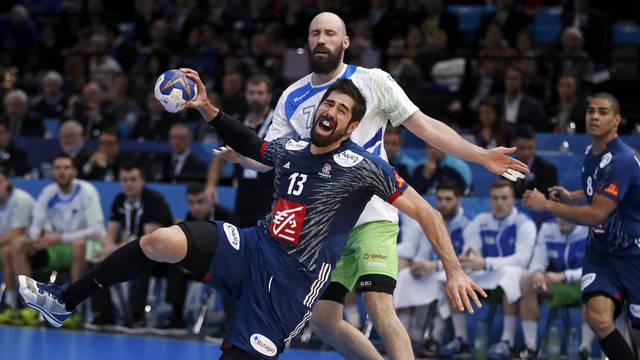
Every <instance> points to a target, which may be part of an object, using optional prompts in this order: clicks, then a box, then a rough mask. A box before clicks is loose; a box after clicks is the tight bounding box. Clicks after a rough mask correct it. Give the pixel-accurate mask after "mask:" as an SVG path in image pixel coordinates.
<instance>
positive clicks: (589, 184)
mask: <svg viewBox="0 0 640 360" xmlns="http://www.w3.org/2000/svg"><path fill="white" fill-rule="evenodd" d="M591 195H593V179H591V176H589V177H588V178H587V196H591Z"/></svg>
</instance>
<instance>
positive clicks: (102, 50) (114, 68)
mask: <svg viewBox="0 0 640 360" xmlns="http://www.w3.org/2000/svg"><path fill="white" fill-rule="evenodd" d="M89 46H90V49H89V51H90V53H91V54H92V55H93V56H91V58H90V60H89V80H90V81H93V82H96V83H97V84H98V85H100V86H101V87H102V88H103V89H107V88H109V86H110V85H111V83H112V81H113V77H114V76H115V75H116V74H118V73H120V72H122V67H120V64H119V63H118V62H117V61H116V59H114V58H113V57H111V55H109V54H108V53H107V39H106V38H105V37H104V35H102V34H98V33H96V34H93V35H92V36H91V39H90V41H89Z"/></svg>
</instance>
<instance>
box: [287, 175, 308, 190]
mask: <svg viewBox="0 0 640 360" xmlns="http://www.w3.org/2000/svg"><path fill="white" fill-rule="evenodd" d="M289 179H290V180H291V182H290V183H289V190H287V194H293V195H300V194H302V189H303V188H304V182H305V181H307V175H305V174H298V173H293V174H291V176H289ZM294 185H295V187H296V188H295V190H294V189H293V187H294Z"/></svg>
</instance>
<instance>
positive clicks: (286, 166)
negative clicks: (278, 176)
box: [282, 161, 291, 169]
mask: <svg viewBox="0 0 640 360" xmlns="http://www.w3.org/2000/svg"><path fill="white" fill-rule="evenodd" d="M282 167H283V168H285V169H289V168H290V167H291V162H289V161H287V163H286V164H284V165H282Z"/></svg>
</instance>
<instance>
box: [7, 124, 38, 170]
mask: <svg viewBox="0 0 640 360" xmlns="http://www.w3.org/2000/svg"><path fill="white" fill-rule="evenodd" d="M0 166H2V168H3V169H4V170H5V172H6V173H7V176H23V175H25V174H26V173H28V172H29V170H30V169H31V166H29V161H28V160H27V153H26V152H25V151H24V150H23V149H21V148H20V147H18V146H17V145H15V144H14V143H13V142H11V132H10V131H9V124H7V122H6V121H4V120H0Z"/></svg>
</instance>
